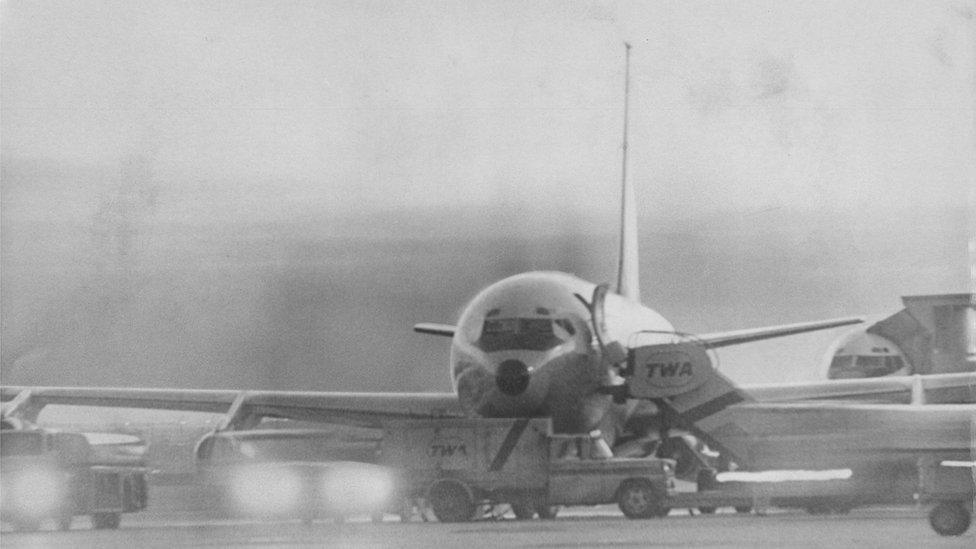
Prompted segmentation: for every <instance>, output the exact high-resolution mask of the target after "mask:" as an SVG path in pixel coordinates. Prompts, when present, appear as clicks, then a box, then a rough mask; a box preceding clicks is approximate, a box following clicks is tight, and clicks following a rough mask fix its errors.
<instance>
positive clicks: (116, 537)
mask: <svg viewBox="0 0 976 549" xmlns="http://www.w3.org/2000/svg"><path fill="white" fill-rule="evenodd" d="M564 511H565V512H563V513H561V515H560V517H559V518H558V519H556V520H554V521H539V520H534V521H516V520H512V519H501V520H495V521H482V522H474V523H464V524H438V523H423V522H410V523H401V522H399V521H397V520H394V518H393V516H392V515H389V516H387V519H386V521H384V522H383V523H382V524H374V523H370V522H368V521H366V520H364V519H363V520H353V521H348V522H345V523H342V524H336V523H333V522H326V521H323V522H315V523H312V524H310V525H305V524H302V523H301V522H297V521H294V522H292V521H281V522H248V521H235V520H218V521H206V520H199V519H196V518H194V517H193V516H191V515H188V514H182V515H181V514H179V513H166V514H160V513H153V512H148V513H143V514H139V515H126V516H125V518H124V520H123V523H122V528H121V529H120V530H116V531H111V530H97V531H96V530H90V529H89V524H88V520H87V519H83V518H79V519H76V524H75V526H74V529H73V530H71V531H69V532H57V531H45V532H36V533H20V532H4V533H3V534H2V539H0V543H2V546H3V547H5V548H6V547H11V548H13V547H30V548H48V547H51V548H54V547H93V548H94V547H98V548H103V547H104V548H113V547H118V548H140V549H144V548H155V547H350V548H360V547H361V548H393V547H408V548H411V547H418V548H419V547H425V548H426V547H439V548H440V547H461V548H465V549H477V548H492V549H494V548H498V547H527V548H560V547H723V548H727V547H743V548H746V547H770V548H772V547H859V548H860V547H884V548H891V547H974V546H976V531H974V529H970V530H969V531H968V532H967V533H966V534H964V535H963V536H960V537H956V538H945V537H941V536H938V535H937V534H936V533H935V532H933V531H932V529H931V528H930V527H929V525H928V520H927V518H926V514H925V511H924V510H923V509H904V508H901V509H897V508H890V509H863V510H855V511H853V512H852V513H851V514H849V515H843V516H812V515H807V514H805V513H803V512H800V511H796V512H793V511H791V512H773V513H771V514H769V515H767V516H757V515H735V514H732V513H728V514H717V515H711V516H689V515H687V514H682V515H678V516H670V517H667V518H664V519H653V520H628V519H626V518H624V517H623V516H621V515H620V513H619V512H618V511H617V510H616V508H614V507H611V506H603V507H597V508H577V509H571V510H564Z"/></svg>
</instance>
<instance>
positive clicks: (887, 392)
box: [740, 372, 976, 404]
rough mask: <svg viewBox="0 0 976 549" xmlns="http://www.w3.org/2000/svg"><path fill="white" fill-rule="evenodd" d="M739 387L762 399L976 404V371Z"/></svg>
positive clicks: (769, 400) (765, 400)
mask: <svg viewBox="0 0 976 549" xmlns="http://www.w3.org/2000/svg"><path fill="white" fill-rule="evenodd" d="M740 388H741V389H742V390H743V391H744V392H745V393H747V394H748V395H749V396H751V397H753V398H754V399H756V400H757V401H759V402H783V401H798V400H856V401H860V402H889V403H908V402H925V403H930V404H937V403H956V404H959V403H976V372H962V373H955V374H932V375H924V376H921V375H913V376H887V377H872V378H864V379H835V380H827V381H813V382H805V383H804V382H799V383H775V384H761V385H743V386H741V387H740ZM919 393H921V394H919Z"/></svg>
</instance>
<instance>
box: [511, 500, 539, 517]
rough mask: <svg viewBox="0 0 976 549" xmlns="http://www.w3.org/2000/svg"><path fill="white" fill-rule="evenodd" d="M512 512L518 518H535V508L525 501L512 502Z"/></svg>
mask: <svg viewBox="0 0 976 549" xmlns="http://www.w3.org/2000/svg"><path fill="white" fill-rule="evenodd" d="M511 505H512V512H513V513H515V518H516V519H517V520H532V519H533V518H535V509H533V508H532V506H531V505H529V504H528V503H525V502H518V503H512V504H511Z"/></svg>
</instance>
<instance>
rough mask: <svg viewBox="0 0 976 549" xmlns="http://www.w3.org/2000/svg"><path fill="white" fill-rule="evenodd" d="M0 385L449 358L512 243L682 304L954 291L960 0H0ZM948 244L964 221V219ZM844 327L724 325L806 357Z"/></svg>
mask: <svg viewBox="0 0 976 549" xmlns="http://www.w3.org/2000/svg"><path fill="white" fill-rule="evenodd" d="M0 26H2V28H0V30H2V32H0V54H2V66H0V69H2V74H3V78H2V80H0V108H2V113H0V114H2V118H0V169H2V172H0V181H2V185H0V222H2V225H0V245H2V248H0V250H2V253H0V269H2V278H0V323H2V332H0V376H2V378H3V383H4V384H38V385H93V386H99V385H113V386H153V387H187V388H189V387H205V388H266V389H305V390H313V389H314V390H347V391H348V390H364V391H384V390H390V391H392V390H401V391H404V390H405V391H425V390H437V391H445V390H449V389H450V381H449V377H448V369H447V354H448V341H447V340H446V339H443V338H432V337H425V336H421V335H417V334H414V333H412V332H411V330H410V328H411V326H412V324H414V323H416V322H423V321H430V322H445V323H452V322H454V321H455V320H456V319H457V315H458V313H459V312H460V309H461V307H462V306H463V304H464V303H465V301H466V300H467V299H469V298H470V297H471V296H473V294H474V293H475V292H477V291H478V290H479V289H480V288H482V287H483V286H485V285H486V284H489V283H491V282H493V281H495V280H497V279H499V278H501V277H504V276H507V275H510V274H514V273H516V272H520V271H523V270H528V269H558V270H565V271H569V272H573V273H575V274H577V275H579V276H581V277H582V278H585V279H588V280H591V281H594V282H602V281H612V280H614V277H615V272H614V270H615V262H616V245H617V241H616V231H617V218H616V217H617V211H618V208H619V196H618V195H619V188H618V187H619V178H620V138H621V129H622V116H623V72H624V66H623V52H624V48H623V45H622V43H623V41H624V40H627V41H630V42H631V43H632V44H633V46H634V48H633V52H632V66H631V74H632V89H631V101H632V103H631V125H630V155H631V156H630V165H629V173H630V176H631V178H632V181H633V182H634V184H635V188H636V191H637V197H638V202H639V205H638V211H639V214H640V222H639V224H640V232H641V241H640V247H641V254H642V264H641V275H642V281H641V282H642V291H643V296H644V301H645V302H646V303H647V304H648V305H649V306H651V307H652V308H654V309H656V310H658V311H659V312H660V313H662V314H663V315H664V316H665V317H666V318H668V319H670V320H671V321H672V322H673V323H674V325H675V326H676V327H677V328H678V329H680V330H684V331H690V332H709V331H720V330H731V329H739V328H747V327H753V326H762V325H767V324H778V323H784V322H796V321H802V320H813V319H818V318H827V317H834V316H844V315H849V314H868V315H874V318H877V317H881V316H887V315H889V314H891V313H894V312H895V311H897V310H899V309H900V308H901V302H900V300H899V297H900V296H902V295H911V294H923V293H948V292H968V291H971V277H970V265H971V264H972V259H971V257H970V255H969V253H968V252H967V243H970V242H972V241H973V239H974V234H976V221H974V220H973V214H972V212H973V211H976V210H973V207H974V205H976V198H974V196H976V195H974V193H976V191H974V188H976V177H974V175H976V140H974V135H976V132H974V112H976V111H974V94H973V90H974V86H976V79H974V49H976V45H974V36H976V7H974V3H973V2H953V1H949V2H924V1H916V2H912V1H905V2H888V1H885V2H858V3H856V4H855V5H848V3H846V2H751V3H749V2H737V3H730V2H692V3H689V2H655V3H628V2H622V3H616V2H577V3H564V2H534V3H532V4H525V3H522V2H443V3H431V2H397V3H391V2H326V3H322V2H311V1H309V2H299V1H288V2H193V3H182V2H132V1H126V2H92V1H79V2H71V3H66V2H19V1H8V2H4V3H3V4H2V5H0ZM970 246H972V244H970ZM841 333H843V330H840V331H828V332H823V333H818V334H811V335H804V336H797V337H794V338H785V339H779V340H774V341H770V342H763V343H756V344H750V345H745V346H742V347H736V348H732V349H727V350H726V349H723V350H722V352H721V353H719V356H720V359H721V365H720V368H721V369H722V371H723V372H725V373H727V374H729V375H730V376H731V377H732V378H733V379H735V380H737V381H740V382H764V381H791V380H803V379H815V378H816V377H817V375H818V368H819V366H820V361H821V359H822V355H823V353H824V352H825V351H826V350H827V347H828V345H829V343H830V342H831V341H833V339H835V338H836V337H838V336H839V335H840V334H841Z"/></svg>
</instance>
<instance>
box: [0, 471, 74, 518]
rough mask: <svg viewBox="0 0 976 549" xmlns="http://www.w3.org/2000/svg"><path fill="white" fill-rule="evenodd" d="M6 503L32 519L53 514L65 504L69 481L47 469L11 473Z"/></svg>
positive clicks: (56, 472)
mask: <svg viewBox="0 0 976 549" xmlns="http://www.w3.org/2000/svg"><path fill="white" fill-rule="evenodd" d="M10 475H11V479H10V480H11V481H12V482H11V484H10V488H9V489H10V493H9V494H5V495H4V500H6V503H8V504H10V505H11V506H13V507H15V508H16V509H17V510H18V511H20V512H22V513H24V514H26V515H28V516H32V517H43V516H47V515H51V514H53V513H54V512H55V511H56V510H57V509H58V508H59V507H61V505H62V503H63V502H64V496H65V493H66V491H67V486H66V484H67V482H68V479H67V478H66V477H65V476H64V475H62V474H60V473H59V472H58V471H56V470H52V469H49V468H47V467H25V468H24V469H20V470H18V471H14V472H11V473H10Z"/></svg>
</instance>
